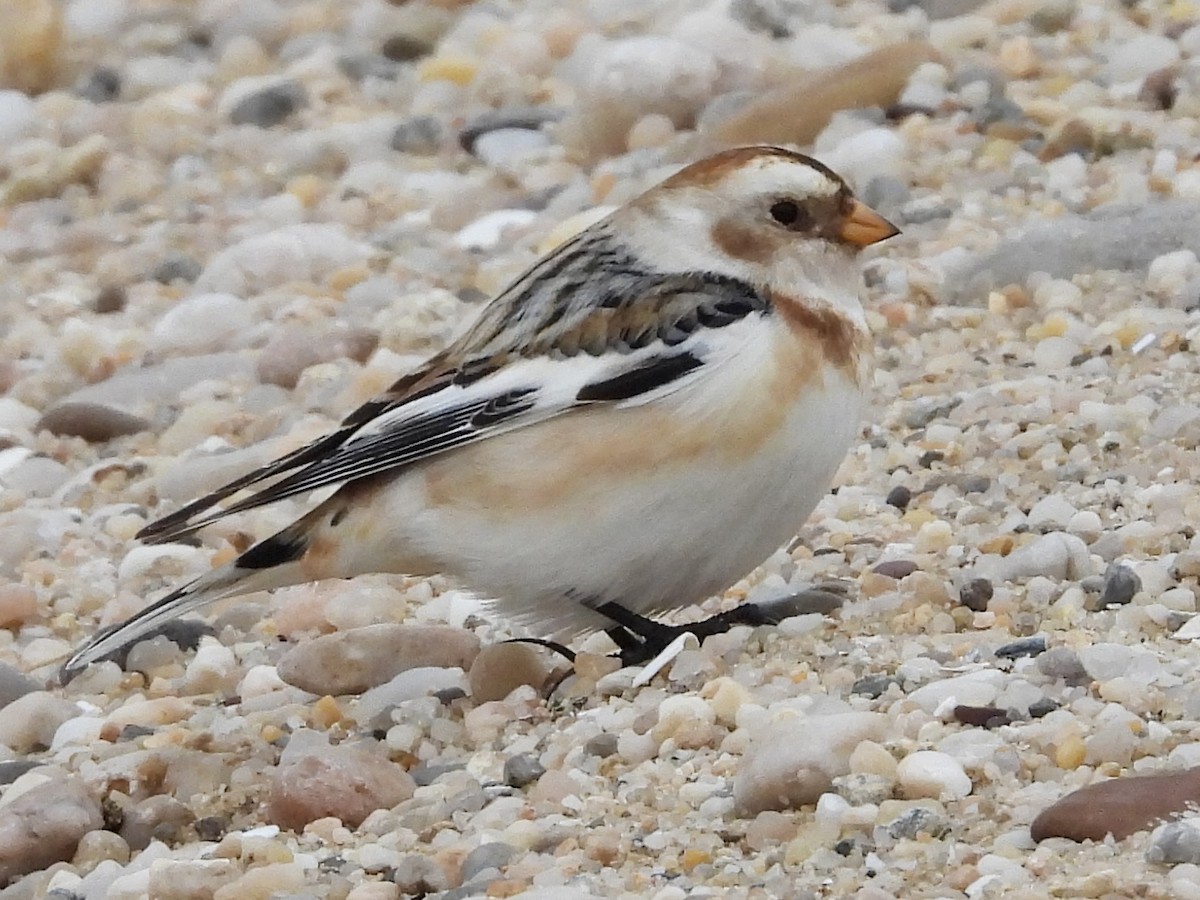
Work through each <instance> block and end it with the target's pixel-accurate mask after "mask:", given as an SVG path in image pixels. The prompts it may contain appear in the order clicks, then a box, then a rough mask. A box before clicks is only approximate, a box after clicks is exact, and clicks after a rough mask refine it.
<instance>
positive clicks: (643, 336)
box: [139, 229, 770, 542]
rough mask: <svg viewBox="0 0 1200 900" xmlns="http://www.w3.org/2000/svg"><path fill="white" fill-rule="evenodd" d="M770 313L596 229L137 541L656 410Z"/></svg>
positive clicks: (755, 298)
mask: <svg viewBox="0 0 1200 900" xmlns="http://www.w3.org/2000/svg"><path fill="white" fill-rule="evenodd" d="M769 312H770V304H769V301H768V300H767V299H766V297H765V295H764V294H763V293H762V292H760V291H758V290H756V289H755V288H754V287H753V286H752V285H749V284H747V283H744V282H741V281H738V280H736V279H732V278H729V277H726V276H718V275H713V274H708V273H694V274H683V275H679V274H666V273H659V272H654V271H648V270H646V269H645V268H639V267H638V266H637V265H636V264H635V262H634V261H633V260H632V258H631V257H630V256H629V255H628V254H627V253H624V252H622V251H621V249H620V248H619V246H618V245H617V244H616V243H615V242H614V241H613V240H612V238H611V237H610V236H609V235H607V234H606V233H605V232H604V230H603V229H600V230H589V231H588V232H585V233H584V234H583V235H581V236H580V237H577V238H576V239H574V240H573V241H571V242H569V243H567V244H566V245H564V246H563V247H562V248H560V249H559V250H558V251H557V252H556V253H554V254H552V255H551V256H549V257H547V258H546V259H544V260H542V261H541V262H539V263H538V264H537V265H535V266H534V267H533V268H532V269H531V270H530V271H529V272H527V273H526V274H525V275H524V276H523V277H522V278H521V279H519V280H518V281H517V282H516V283H515V284H513V285H512V287H511V288H509V290H507V291H506V292H505V293H503V294H501V295H500V296H499V297H497V298H496V299H495V300H494V301H492V303H491V304H489V306H488V307H487V308H486V309H485V310H484V312H483V313H482V315H481V316H480V318H479V320H477V322H476V323H475V325H474V326H473V327H472V328H471V329H470V330H468V331H467V332H466V333H465V334H464V335H463V336H462V337H461V338H460V339H459V340H458V341H456V342H455V343H454V344H453V345H451V346H450V347H449V348H447V349H446V350H445V351H443V352H442V353H439V354H438V355H437V356H435V357H433V358H432V359H431V360H430V361H429V363H427V364H426V366H424V367H423V368H422V369H420V370H418V371H416V372H413V373H411V374H409V375H406V376H405V377H404V378H402V379H400V380H399V381H397V382H396V384H394V385H393V386H392V387H391V388H390V389H389V390H388V391H387V392H386V393H385V394H383V395H382V396H381V397H379V398H377V399H375V400H372V401H370V402H368V403H366V404H364V405H363V406H361V407H360V408H359V409H357V410H356V411H355V412H354V413H352V414H351V415H350V416H348V417H347V418H346V419H345V420H344V421H343V423H342V425H341V427H340V428H338V429H337V430H335V431H334V432H332V433H330V434H329V435H326V436H325V437H322V438H320V439H318V440H317V441H314V442H313V443H311V444H308V445H306V446H304V447H301V448H299V449H298V450H296V451H293V452H292V453H290V454H288V455H287V456H284V457H282V458H281V459H279V460H276V461H275V462H272V463H270V464H269V465H267V466H265V467H263V468H261V469H258V470H256V471H254V472H250V473H249V474H247V475H245V476H243V477H241V478H239V479H237V480H235V481H232V482H230V483H229V484H227V485H225V486H223V487H221V488H219V489H217V490H215V491H213V492H212V493H210V494H208V495H206V496H204V497H201V498H199V499H198V500H195V501H193V502H192V503H189V504H187V505H186V506H184V507H183V508H182V509H180V510H178V511H177V512H175V513H172V514H171V515H168V516H166V517H164V518H162V519H159V520H157V521H155V522H152V523H151V524H149V525H147V526H146V528H144V529H143V530H142V532H141V534H140V535H139V537H141V538H143V539H144V540H148V541H154V542H163V541H171V540H177V539H179V538H180V537H183V536H185V535H188V534H191V533H192V532H194V531H196V530H198V529H200V528H203V527H204V526H205V525H208V524H210V523H212V522H214V521H216V520H218V519H220V518H223V517H224V516H228V515H231V514H233V513H238V512H243V511H245V510H249V509H253V508H255V507H258V506H262V505H265V504H268V503H273V502H275V501H277V500H282V499H284V498H286V497H292V496H295V495H298V494H301V493H305V492H308V491H312V490H315V489H318V488H323V487H328V486H331V485H337V484H346V483H349V482H353V481H357V480H359V479H363V478H369V477H372V476H376V475H380V474H383V473H386V472H396V471H399V470H402V469H404V468H406V467H408V466H412V465H414V464H417V463H419V462H421V461H422V460H425V459H429V458H431V457H433V456H437V455H440V454H443V453H446V452H449V451H451V450H453V449H455V448H457V447H463V446H466V445H469V444H473V443H475V442H477V441H481V440H485V439H487V438H489V437H493V436H495V435H499V434H504V433H505V432H508V431H511V430H513V429H516V428H523V427H527V426H529V425H533V424H536V423H537V422H542V421H545V420H547V419H549V418H553V417H555V416H558V415H562V414H564V413H566V412H569V411H570V410H572V409H575V408H578V407H581V406H586V405H591V404H596V403H615V404H634V403H638V402H644V401H645V400H646V399H647V398H649V397H651V396H660V395H661V394H662V393H663V392H664V391H669V390H673V389H677V388H678V387H679V386H681V385H682V384H684V383H686V382H687V381H688V380H690V379H692V378H695V377H698V376H699V375H700V374H701V373H702V371H703V368H704V366H705V365H706V363H708V362H711V361H712V359H713V358H714V356H715V355H716V354H714V350H713V344H714V341H713V338H714V337H715V334H714V332H717V331H720V330H721V329H723V328H724V327H725V326H727V325H730V324H732V323H734V322H737V321H740V320H742V319H745V318H746V317H747V316H751V315H765V314H767V313H769ZM270 479H276V480H274V481H273V482H270V483H267V482H269V481H270ZM264 483H266V484H265V486H264V487H262V488H261V489H259V490H257V491H256V492H254V493H252V494H250V495H248V496H246V497H244V498H242V499H239V500H237V501H235V502H234V503H232V504H230V505H228V506H225V507H222V508H219V509H216V510H213V511H211V512H207V514H205V513H206V511H208V510H212V508H213V507H214V506H216V505H217V504H218V503H220V502H221V501H222V500H224V499H225V498H227V497H230V496H232V495H234V494H236V493H238V492H239V491H242V490H244V489H247V488H252V487H254V486H256V485H260V484H264Z"/></svg>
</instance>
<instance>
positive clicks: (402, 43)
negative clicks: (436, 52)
mask: <svg viewBox="0 0 1200 900" xmlns="http://www.w3.org/2000/svg"><path fill="white" fill-rule="evenodd" d="M432 51H433V45H432V44H430V43H429V41H426V40H422V39H421V38H418V37H413V36H412V35H410V34H393V35H392V36H391V37H389V38H388V39H387V40H385V41H384V42H383V45H382V46H381V47H380V48H379V52H380V53H382V54H383V55H384V56H385V57H386V58H387V59H390V60H391V61H392V62H398V63H402V62H412V61H413V60H414V59H420V58H421V57H422V56H428V55H429V54H430V53H431V52H432Z"/></svg>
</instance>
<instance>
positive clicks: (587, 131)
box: [560, 35, 720, 158]
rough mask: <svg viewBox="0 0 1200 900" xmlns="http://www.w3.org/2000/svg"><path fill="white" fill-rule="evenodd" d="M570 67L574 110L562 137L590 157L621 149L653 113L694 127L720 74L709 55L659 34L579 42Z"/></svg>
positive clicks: (714, 60)
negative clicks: (575, 94)
mask: <svg viewBox="0 0 1200 900" xmlns="http://www.w3.org/2000/svg"><path fill="white" fill-rule="evenodd" d="M571 69H572V71H573V74H574V78H573V81H574V86H575V89H576V91H577V92H578V98H577V106H576V108H575V110H574V111H573V112H572V114H571V115H569V116H568V117H567V119H566V120H565V121H564V123H563V127H562V129H561V131H560V139H561V140H563V142H564V143H565V144H566V145H567V146H568V147H569V148H571V149H572V150H575V151H576V152H580V153H585V154H586V155H587V156H588V157H589V158H597V157H600V156H603V155H609V154H613V153H617V152H620V151H622V150H624V149H625V136H626V135H627V134H628V133H629V129H630V127H631V126H632V125H633V124H634V123H635V122H637V121H638V119H640V118H642V117H643V116H645V115H648V114H651V113H658V114H661V115H664V116H667V117H668V118H669V119H671V121H672V122H673V123H675V124H676V125H689V124H692V123H693V122H694V121H695V118H696V116H697V115H698V114H699V112H700V110H702V109H703V108H704V105H705V103H706V102H707V101H708V100H709V98H711V97H712V95H713V91H714V88H715V87H716V84H717V79H718V77H719V76H720V68H719V67H718V64H717V61H716V59H715V58H714V57H713V55H712V54H711V53H707V52H704V51H703V50H701V49H699V48H697V47H695V46H691V45H689V44H687V43H685V42H684V41H683V40H680V39H677V38H674V37H668V36H663V35H636V36H633V37H624V38H617V39H614V40H603V39H599V38H594V39H592V40H584V41H581V42H580V43H579V44H578V45H577V46H576V48H575V52H574V54H573V64H572V66H571Z"/></svg>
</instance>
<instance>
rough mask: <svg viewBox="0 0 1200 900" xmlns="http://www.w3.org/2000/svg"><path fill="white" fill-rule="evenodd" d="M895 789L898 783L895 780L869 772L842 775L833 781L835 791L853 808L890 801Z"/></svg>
mask: <svg viewBox="0 0 1200 900" xmlns="http://www.w3.org/2000/svg"><path fill="white" fill-rule="evenodd" d="M895 787H896V782H895V781H894V780H893V779H891V778H888V777H886V776H884V775H874V774H871V773H868V772H856V773H854V774H851V775H840V776H838V777H837V778H835V779H833V789H834V790H835V791H837V793H838V796H839V797H841V798H842V799H843V800H845V801H846V802H847V803H849V804H850V805H851V806H862V805H863V804H864V803H882V802H883V801H884V800H890V799H891V798H892V792H893V790H894V789H895Z"/></svg>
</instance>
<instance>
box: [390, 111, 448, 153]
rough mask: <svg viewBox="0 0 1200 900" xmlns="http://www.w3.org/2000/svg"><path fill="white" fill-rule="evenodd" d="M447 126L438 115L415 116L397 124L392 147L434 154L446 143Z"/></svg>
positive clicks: (401, 150)
mask: <svg viewBox="0 0 1200 900" xmlns="http://www.w3.org/2000/svg"><path fill="white" fill-rule="evenodd" d="M445 134H446V132H445V128H444V127H443V126H442V123H441V120H440V119H438V118H437V117H436V116H414V117H413V118H411V119H407V120H405V121H403V122H401V123H400V124H399V125H397V126H396V130H395V131H393V132H392V140H391V147H392V149H393V150H399V151H400V152H401V153H412V154H414V155H416V156H433V155H434V154H436V153H437V152H438V151H440V150H441V149H442V146H443V144H444V143H445Z"/></svg>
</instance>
